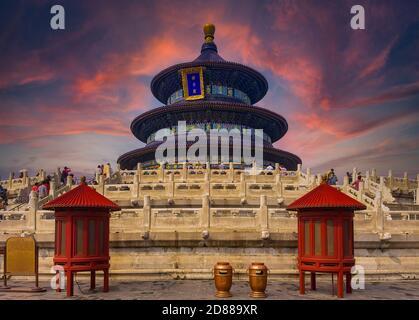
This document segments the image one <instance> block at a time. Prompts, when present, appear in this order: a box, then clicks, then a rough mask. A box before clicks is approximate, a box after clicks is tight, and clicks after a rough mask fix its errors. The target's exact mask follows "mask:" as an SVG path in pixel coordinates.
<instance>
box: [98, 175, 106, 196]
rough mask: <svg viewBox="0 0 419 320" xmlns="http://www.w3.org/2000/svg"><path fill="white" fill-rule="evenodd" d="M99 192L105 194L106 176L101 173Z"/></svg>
mask: <svg viewBox="0 0 419 320" xmlns="http://www.w3.org/2000/svg"><path fill="white" fill-rule="evenodd" d="M98 192H99V193H100V194H101V195H105V178H104V176H103V174H101V175H100V176H99V190H98Z"/></svg>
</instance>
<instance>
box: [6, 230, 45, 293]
mask: <svg viewBox="0 0 419 320" xmlns="http://www.w3.org/2000/svg"><path fill="white" fill-rule="evenodd" d="M3 272H4V278H3V281H4V286H3V287H0V291H8V292H13V291H19V292H44V291H46V289H44V288H40V287H39V282H38V247H37V245H36V241H35V239H34V238H33V237H11V238H9V239H7V240H6V248H5V250H4V266H3ZM8 276H35V287H33V288H25V287H23V288H22V287H15V288H13V287H9V286H8V285H7V277H8Z"/></svg>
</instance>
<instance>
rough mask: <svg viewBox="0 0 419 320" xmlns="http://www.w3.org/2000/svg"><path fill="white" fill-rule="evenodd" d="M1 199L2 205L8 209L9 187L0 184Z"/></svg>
mask: <svg viewBox="0 0 419 320" xmlns="http://www.w3.org/2000/svg"><path fill="white" fill-rule="evenodd" d="M0 200H1V207H2V208H3V209H6V207H7V205H8V198H7V189H6V188H3V187H2V186H0Z"/></svg>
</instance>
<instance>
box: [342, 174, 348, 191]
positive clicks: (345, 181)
mask: <svg viewBox="0 0 419 320" xmlns="http://www.w3.org/2000/svg"><path fill="white" fill-rule="evenodd" d="M348 187H349V177H348V176H347V175H345V176H344V177H343V191H344V192H348Z"/></svg>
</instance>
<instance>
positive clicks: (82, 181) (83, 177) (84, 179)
mask: <svg viewBox="0 0 419 320" xmlns="http://www.w3.org/2000/svg"><path fill="white" fill-rule="evenodd" d="M80 184H86V177H85V176H81V177H80Z"/></svg>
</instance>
